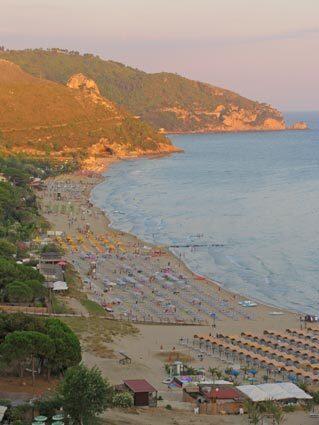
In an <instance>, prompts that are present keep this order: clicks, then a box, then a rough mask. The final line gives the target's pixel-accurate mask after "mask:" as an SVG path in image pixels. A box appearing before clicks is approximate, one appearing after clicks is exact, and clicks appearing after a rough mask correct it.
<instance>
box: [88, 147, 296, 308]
mask: <svg viewBox="0 0 319 425" xmlns="http://www.w3.org/2000/svg"><path fill="white" fill-rule="evenodd" d="M163 156H167V154H159V155H146V157H149V158H150V159H153V158H156V157H163ZM139 158H140V157H136V158H125V159H121V158H120V159H118V160H117V161H112V162H110V163H108V164H107V165H106V168H105V169H104V170H103V171H101V172H100V173H99V174H100V181H99V182H98V183H97V185H96V186H98V185H100V184H102V183H104V182H105V181H106V177H105V176H104V175H103V174H104V173H106V172H107V170H108V167H109V165H111V164H115V163H116V162H119V161H121V160H127V159H139ZM96 186H94V187H92V189H91V192H90V195H89V200H90V202H92V204H93V205H94V206H95V207H96V208H98V209H99V210H100V211H102V212H103V214H104V215H105V218H106V221H107V223H108V227H109V228H111V229H113V230H114V231H115V232H118V233H120V234H121V233H122V234H127V235H130V236H131V237H134V238H136V239H137V240H138V241H140V242H141V243H142V244H144V245H149V246H153V247H154V248H157V247H159V246H160V247H161V248H164V249H165V250H166V251H167V253H169V255H171V256H172V257H174V258H175V259H176V261H178V262H180V263H182V264H183V267H184V268H185V269H187V270H188V272H189V273H191V274H192V275H193V276H194V277H195V278H200V279H201V280H202V281H203V282H206V283H208V284H212V285H213V286H215V287H216V288H217V290H219V289H221V290H222V291H223V292H225V293H227V294H229V295H231V296H234V295H235V296H238V300H239V301H242V300H245V299H247V298H249V299H250V300H251V301H253V302H256V303H258V304H260V305H263V306H265V307H268V308H270V309H274V310H277V311H278V312H279V311H281V312H289V313H292V314H296V315H298V316H300V315H301V314H304V313H302V312H300V311H297V310H293V309H289V308H286V307H282V306H277V305H274V304H271V303H267V302H265V301H262V300H260V299H259V298H258V297H254V296H253V295H249V296H248V295H247V296H246V295H245V294H242V293H240V292H236V291H232V290H230V289H226V288H225V287H224V284H223V282H219V281H217V280H215V279H213V278H210V277H208V276H206V275H204V274H200V273H198V272H196V271H194V270H192V268H191V267H190V266H189V265H188V264H187V262H185V260H183V259H181V258H179V257H178V255H177V254H175V253H174V252H173V251H172V250H171V249H170V248H169V247H168V246H165V245H158V244H154V243H150V242H146V241H144V240H143V239H141V238H140V237H138V236H136V235H134V234H133V233H130V232H125V231H123V230H120V229H118V228H116V227H113V225H112V221H111V219H110V218H109V217H108V215H107V212H106V211H105V210H103V209H102V208H101V207H99V206H97V205H96V204H95V203H94V200H93V198H92V191H93V190H94V189H95V187H96Z"/></svg>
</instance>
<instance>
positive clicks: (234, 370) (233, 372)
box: [230, 369, 240, 376]
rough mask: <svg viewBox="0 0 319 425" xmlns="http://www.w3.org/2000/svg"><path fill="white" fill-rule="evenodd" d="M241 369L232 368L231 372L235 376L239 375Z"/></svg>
mask: <svg viewBox="0 0 319 425" xmlns="http://www.w3.org/2000/svg"><path fill="white" fill-rule="evenodd" d="M239 373H240V372H239V371H238V370H236V369H232V370H231V371H230V374H231V375H233V376H238V375H239Z"/></svg>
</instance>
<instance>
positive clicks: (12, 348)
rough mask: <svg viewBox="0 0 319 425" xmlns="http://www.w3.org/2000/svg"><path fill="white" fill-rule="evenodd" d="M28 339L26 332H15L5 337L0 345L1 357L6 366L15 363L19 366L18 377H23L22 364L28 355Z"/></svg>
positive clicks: (29, 347)
mask: <svg viewBox="0 0 319 425" xmlns="http://www.w3.org/2000/svg"><path fill="white" fill-rule="evenodd" d="M30 342H31V341H30V338H29V337H28V335H27V332H24V331H15V332H12V333H11V334H9V335H7V336H6V337H5V340H4V343H3V344H2V345H1V349H0V352H1V355H2V356H3V358H4V361H5V362H6V363H8V364H11V363H13V362H17V363H18V366H19V374H20V377H21V378H22V377H23V370H24V364H25V362H26V359H27V358H28V356H29V354H30V349H31V346H30Z"/></svg>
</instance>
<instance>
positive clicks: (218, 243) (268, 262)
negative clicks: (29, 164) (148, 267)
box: [92, 112, 319, 314]
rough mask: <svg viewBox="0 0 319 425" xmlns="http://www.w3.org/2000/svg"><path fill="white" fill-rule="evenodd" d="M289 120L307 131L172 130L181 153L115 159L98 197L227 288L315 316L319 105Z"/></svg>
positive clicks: (123, 223) (117, 219)
mask: <svg viewBox="0 0 319 425" xmlns="http://www.w3.org/2000/svg"><path fill="white" fill-rule="evenodd" d="M285 118H286V122H287V123H288V124H291V123H292V122H294V121H298V120H304V121H306V122H307V123H308V125H309V128H310V129H309V130H305V131H282V132H281V131H279V132H275V131H274V132H245V133H219V134H189V135H171V136H169V137H170V138H171V140H172V142H173V143H174V144H175V145H177V146H179V147H181V148H183V150H184V152H183V153H178V154H173V155H171V156H166V157H160V158H153V159H149V158H142V159H134V160H128V161H122V162H118V163H115V164H113V165H112V166H111V167H110V168H109V169H108V170H107V172H106V173H105V175H106V180H105V181H104V182H102V183H101V184H99V185H98V186H97V187H96V188H95V189H94V190H93V192H92V200H93V202H94V203H95V204H96V205H98V206H99V207H100V208H102V209H103V210H104V211H105V212H106V213H107V215H108V217H109V218H110V220H111V225H112V226H113V227H114V228H116V229H120V230H123V231H126V232H131V233H133V234H135V235H136V236H138V237H140V238H141V239H143V240H145V241H148V242H152V243H155V244H161V245H162V244H163V245H167V246H170V247H171V248H170V249H171V250H172V251H173V252H174V253H175V254H176V255H178V256H180V257H181V258H182V259H183V260H184V261H185V263H186V264H187V265H188V266H189V268H190V269H192V270H193V271H194V272H196V273H199V274H201V275H205V276H207V277H209V278H212V279H214V280H216V281H218V282H219V283H220V284H221V285H222V286H223V287H224V288H226V289H229V290H231V291H234V292H237V293H240V294H244V295H245V296H246V297H248V298H249V299H255V300H260V301H263V302H265V303H268V304H271V305H273V306H278V307H286V308H289V309H293V310H295V311H299V312H303V313H310V314H318V313H319V112H291V113H286V114H285Z"/></svg>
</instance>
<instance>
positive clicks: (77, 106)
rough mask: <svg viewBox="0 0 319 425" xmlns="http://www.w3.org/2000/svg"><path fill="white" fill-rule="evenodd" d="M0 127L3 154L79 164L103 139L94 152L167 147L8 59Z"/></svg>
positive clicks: (2, 64) (0, 67) (108, 109)
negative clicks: (17, 154)
mask: <svg viewBox="0 0 319 425" xmlns="http://www.w3.org/2000/svg"><path fill="white" fill-rule="evenodd" d="M0 59H1V55H0ZM12 93H14V96H12ZM0 129H1V135H2V136H1V148H2V151H4V152H14V153H17V152H25V153H27V154H29V155H33V156H40V157H44V156H48V157H52V158H60V159H61V158H69V159H72V158H75V159H76V160H77V161H80V160H81V159H83V158H84V157H85V156H86V155H87V149H88V148H89V147H91V146H93V145H96V144H97V143H99V142H100V140H101V139H103V140H104V145H106V147H101V152H96V153H98V154H106V153H112V152H113V151H116V150H117V149H122V150H125V151H126V152H127V153H129V152H132V151H147V150H153V151H157V150H158V148H159V143H160V144H163V145H170V142H169V140H168V139H166V138H165V137H164V136H163V135H160V134H157V133H156V132H155V131H154V130H153V129H152V128H151V127H150V126H149V125H147V124H144V123H143V122H141V121H140V120H139V119H136V118H134V117H133V116H132V115H130V114H128V113H126V112H125V111H123V110H121V109H119V108H117V107H116V106H115V105H114V104H112V103H111V102H109V101H107V100H106V99H103V98H102V97H100V96H97V95H95V96H93V97H92V96H91V95H90V94H88V93H86V92H84V91H83V90H74V89H71V88H69V87H66V86H65V85H62V84H59V83H56V82H52V81H47V80H44V79H43V78H42V79H40V78H36V77H33V76H31V75H29V74H27V73H26V72H24V71H23V70H22V69H20V68H19V67H18V66H17V65H15V64H14V63H11V62H7V61H0ZM104 145H103V146H104ZM106 148H108V149H109V150H110V151H109V152H107V151H106ZM16 179H17V180H19V181H23V180H24V179H25V176H24V173H21V172H18V171H16Z"/></svg>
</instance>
